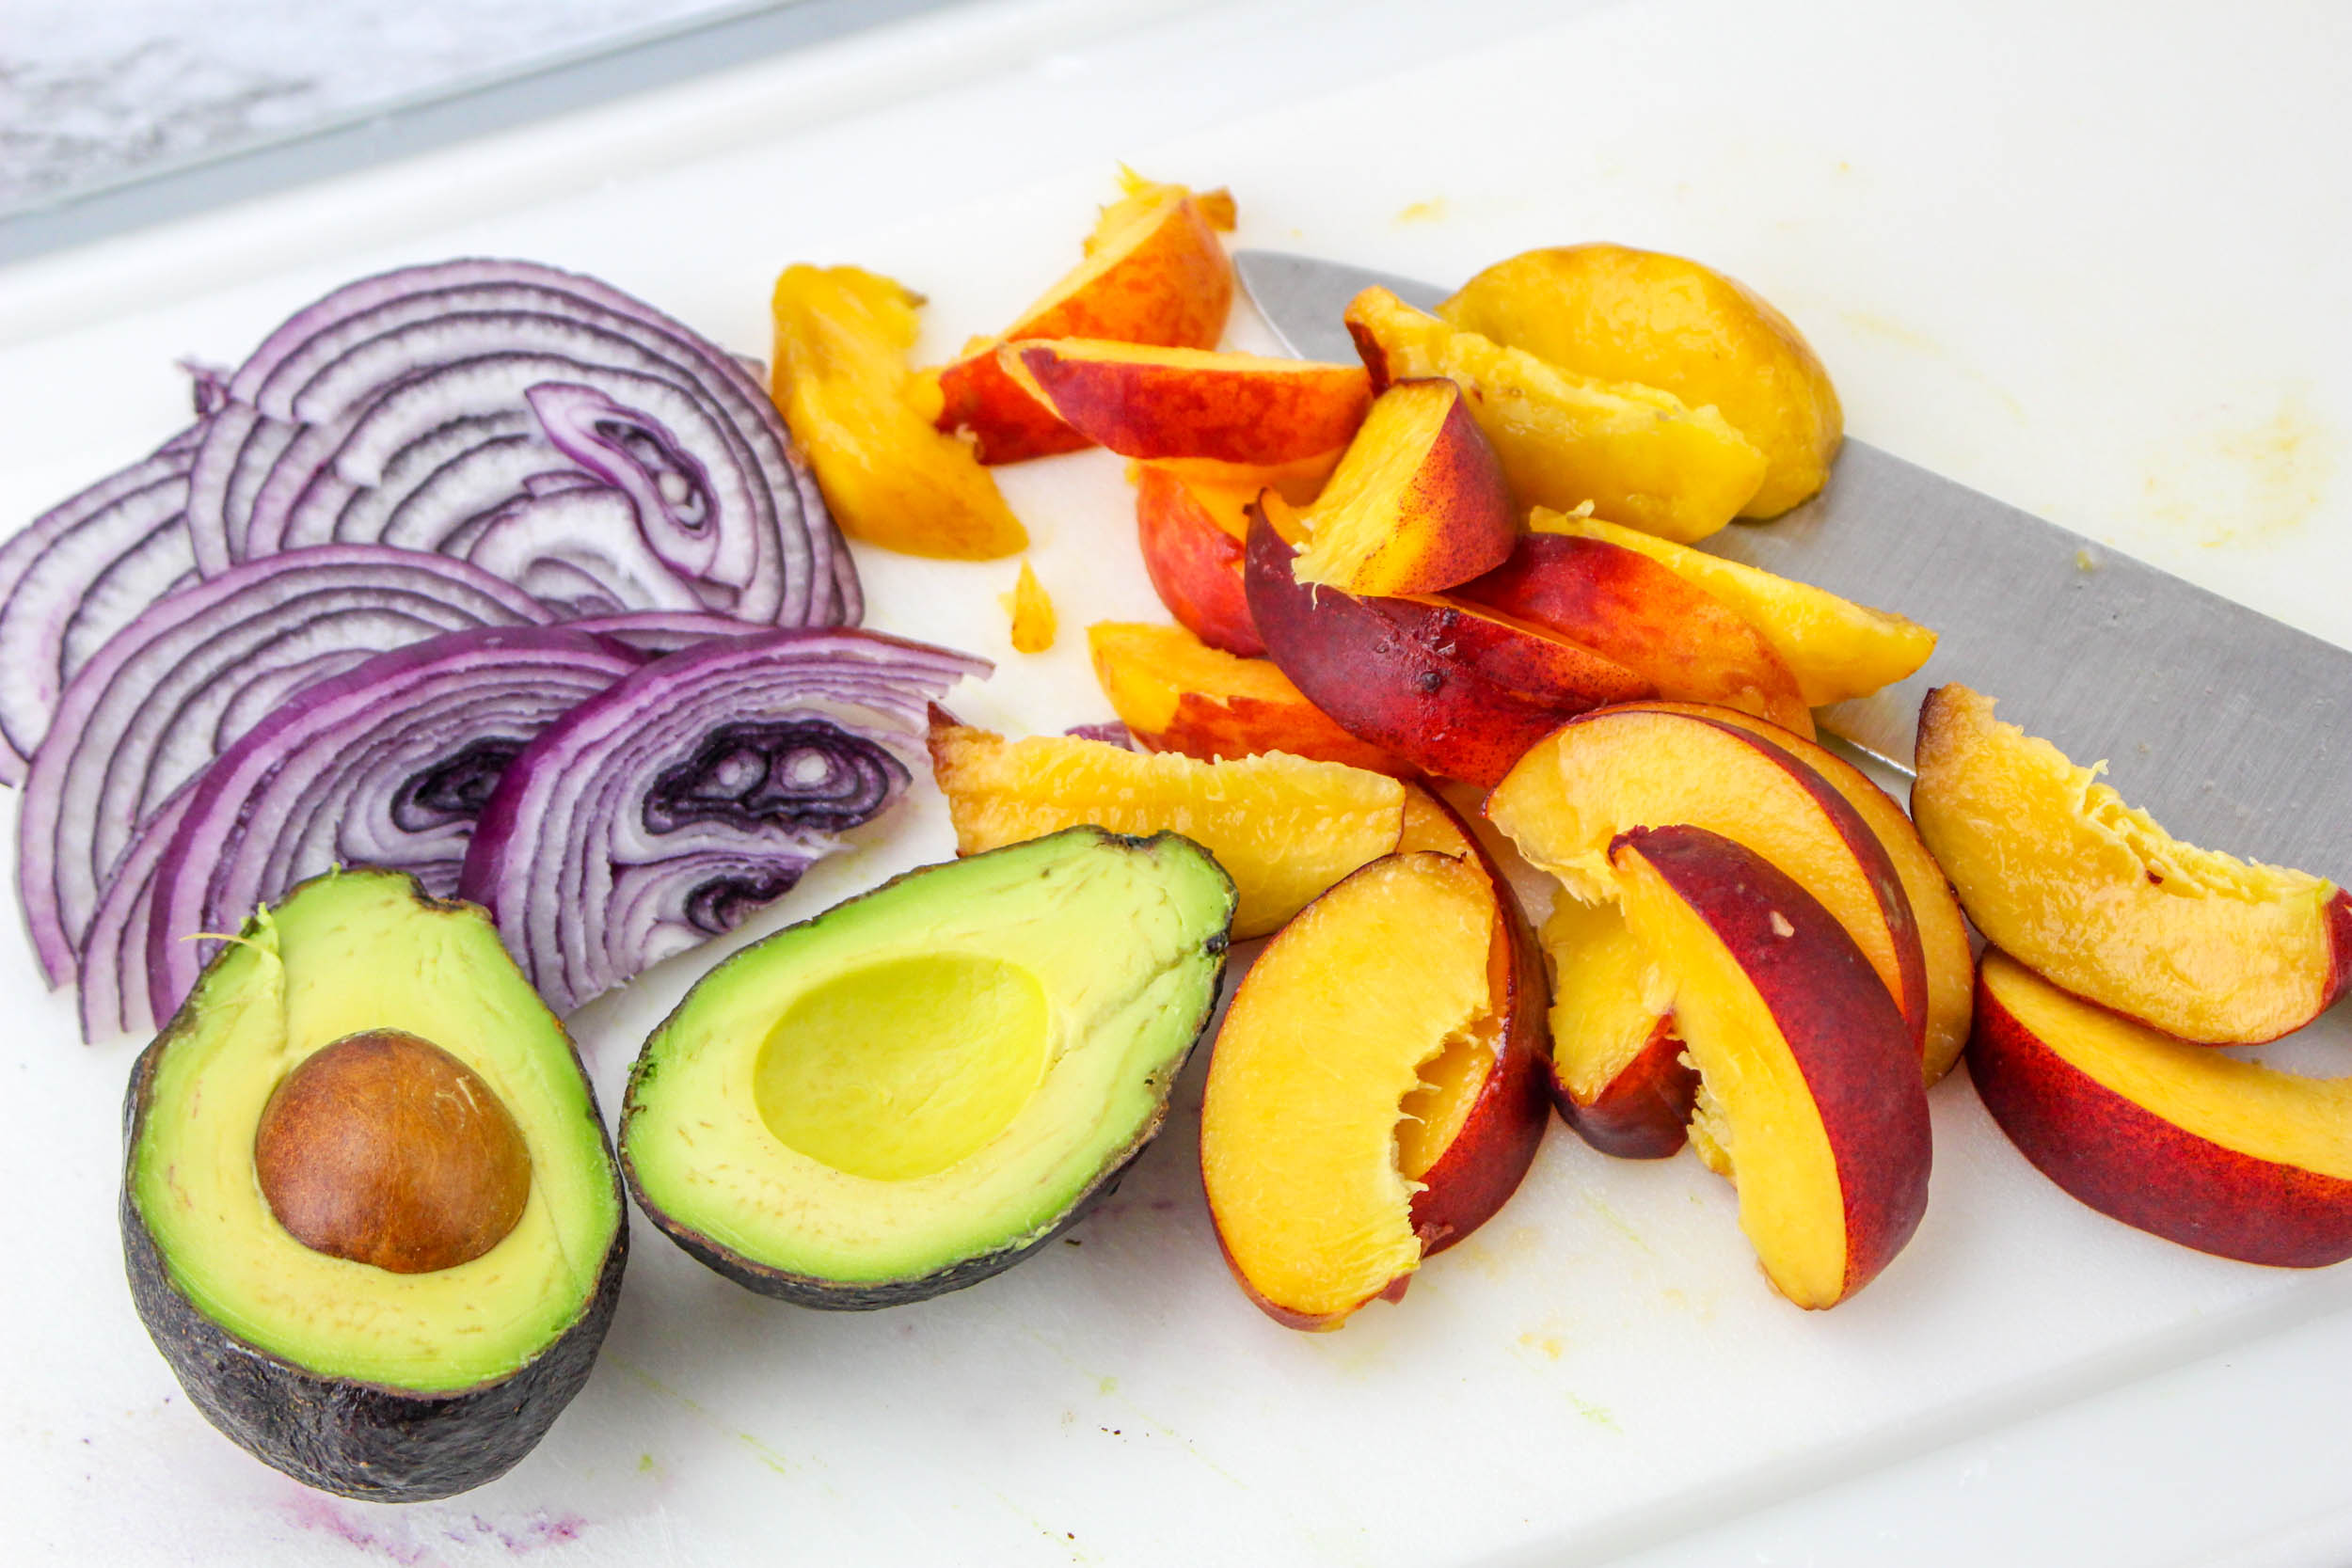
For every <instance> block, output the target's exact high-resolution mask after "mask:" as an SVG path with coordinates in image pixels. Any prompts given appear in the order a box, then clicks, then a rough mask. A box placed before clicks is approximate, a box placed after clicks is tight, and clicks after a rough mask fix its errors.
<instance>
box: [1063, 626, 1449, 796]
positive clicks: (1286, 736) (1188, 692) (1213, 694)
mask: <svg viewBox="0 0 2352 1568" xmlns="http://www.w3.org/2000/svg"><path fill="white" fill-rule="evenodd" d="M1087 646H1088V649H1089V651H1090V652H1091V653H1092V655H1093V658H1094V678H1095V680H1096V681H1097V682H1099V683H1100V684H1101V686H1102V688H1103V695H1104V696H1105V697H1108V698H1109V699H1110V702H1111V707H1112V709H1113V710H1114V711H1115V712H1117V713H1118V715H1119V719H1120V722H1121V723H1123V724H1125V725H1126V726H1127V733H1128V734H1129V735H1131V736H1134V737H1135V739H1136V744H1137V745H1139V746H1141V747H1143V748H1144V749H1145V750H1146V751H1152V752H1183V753H1184V755H1186V756H1189V757H1199V758H1200V760H1202V761H1203V762H1215V761H1217V760H1219V759H1221V758H1225V757H1246V756H1254V755H1256V754H1257V753H1258V752H1290V753H1291V754H1292V755H1293V756H1300V757H1314V758H1317V759H1319V760H1321V761H1324V762H1343V763H1345V764H1347V765H1348V766H1349V767H1351V768H1371V769H1372V770H1373V771H1375V772H1378V773H1402V772H1405V771H1407V769H1406V767H1405V765H1404V764H1403V763H1401V762H1399V761H1397V760H1396V758H1394V757H1392V756H1391V755H1389V754H1388V753H1387V752H1383V751H1382V750H1380V748H1379V747H1377V746H1368V745H1366V744H1365V743H1364V742H1362V741H1360V740H1359V739H1357V738H1356V737H1355V736H1352V735H1350V734H1348V733H1347V732H1346V731H1345V730H1343V729H1342V728H1340V727H1339V726H1338V725H1337V724H1334V723H1333V722H1331V721H1330V720H1329V719H1327V718H1326V717H1325V716H1324V713H1323V710H1322V709H1321V708H1318V707H1316V706H1315V705H1313V704H1312V703H1311V702H1309V701H1307V699H1306V698H1305V697H1303V696H1301V695H1300V694H1299V690H1298V688H1296V687H1295V686H1293V685H1292V684H1291V683H1290V677H1288V676H1287V675H1285V674H1283V673H1282V672H1281V671H1280V670H1279V669H1277V668H1276V667H1275V665H1274V663H1273V661H1272V660H1270V659H1263V658H1236V657H1233V656H1232V654H1229V653H1226V652H1224V651H1223V650H1222V649H1218V648H1212V647H1210V646H1209V645H1208V644H1207V643H1205V642H1203V641H1200V639H1199V638H1197V637H1195V636H1193V635H1192V634H1191V633H1190V632H1188V631H1186V630H1184V627H1182V626H1137V625H1135V624H1133V623H1121V622H1117V621H1102V622H1098V623H1096V624H1095V625H1094V626H1089V627H1088V628H1087Z"/></svg>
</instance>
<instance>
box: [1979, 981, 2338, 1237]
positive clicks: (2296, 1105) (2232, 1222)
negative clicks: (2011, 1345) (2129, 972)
mask: <svg viewBox="0 0 2352 1568" xmlns="http://www.w3.org/2000/svg"><path fill="white" fill-rule="evenodd" d="M1977 1011H1978V1023H1977V1032H1976V1037H1975V1038H1974V1039H1972V1040H1971V1041H1970V1042H1969V1046H1968V1075H1969V1076H1970V1077H1971V1078H1973V1079H1975V1080H1976V1084H1977V1092H1978V1094H1979V1095H1980V1096H1982V1097H1983V1100H1984V1103H1985V1107H1986V1109H1988V1110H1990V1111H1991V1112H1992V1113H1993V1119H1994V1121H1996V1122H1998V1123H2000V1125H2001V1131H2002V1132H2006V1133H2008V1134H2009V1137H2010V1142H2011V1143H2013V1144H2015V1145H2016V1146H2017V1148H2018V1149H2019V1150H2020V1151H2021V1152H2022V1153H2024V1155H2025V1156H2026V1159H2028V1160H2030V1161H2032V1162H2033V1163H2034V1164H2035V1165H2036V1166H2037V1167H2038V1168H2039V1169H2040V1170H2041V1171H2042V1174H2043V1175H2044V1176H2047V1177H2048V1178H2049V1179H2050V1180H2053V1181H2055V1182H2057V1183H2058V1185H2059V1186H2061V1187H2063V1188H2065V1189H2066V1191H2067V1192H2069V1193H2071V1194H2073V1195H2074V1196H2075V1197H2077V1198H2080V1199H2081V1200H2082V1201H2083V1202H2085V1203H2087V1204H2089V1205H2090V1207H2091V1208H2093V1209H2096V1210H2098V1211H2099V1212H2101V1213H2103V1214H2106V1215H2110V1216H2112V1217H2113V1218H2116V1219H2119V1220H2122V1222H2123V1223H2124V1224H2125V1225H2129V1226H2136V1227H2138V1228H2139V1229H2142V1230H2145V1231H2148V1232H2150V1233H2152V1234H2153V1235H2157V1236H2162V1237H2163V1238H2165V1239H2166V1240H2167V1241H2171V1242H2178V1243H2181V1244H2182V1245H2183V1246H2188V1247H2195V1248H2196V1249H2197V1250H2199V1251H2200V1252H2210V1253H2213V1254H2215V1255H2217V1256H2218V1257H2222V1258H2235V1259H2241V1260H2243V1261H2245V1262H2249V1263H2272V1264H2277V1265H2280V1266H2282V1267H2287V1268H2319V1267H2323V1266H2325V1265H2327V1264H2329V1263H2336V1262H2341V1261H2343V1260H2344V1259H2346V1258H2352V1078H2298V1077H2296V1076H2293V1075H2292V1074H2289V1073H2284V1072H2278V1071H2274V1070H2272V1069H2269V1068H2265V1067H2260V1066H2257V1065H2256V1064H2254V1063H2252V1062H2241V1061H2238V1060H2236V1059H2235V1058H2234V1057H2231V1056H2227V1055H2224V1054H2222V1053H2219V1052H2217V1051H2207V1050H2204V1049H2202V1048H2201V1047H2198V1046H2194V1045H2186V1044H2184V1043H2182V1042H2181V1041H2179V1040H2176V1039H2173V1038H2171V1037H2169V1036H2166V1035H2161V1034H2158V1033H2157V1032H2156V1031H2155V1030H2153V1029H2148V1028H2143V1027H2141V1026H2140V1025H2138V1024H2136V1023H2133V1022H2129V1021H2128V1020H2125V1019H2122V1018H2118V1017H2117V1016H2116V1015H2115V1014H2113V1013H2111V1012H2108V1011H2106V1009H2105V1008H2102V1007H2097V1006H2092V1005H2091V1004H2090V1003H2088V1002H2085V1001H2082V1000H2081V999H2079V998H2077V997H2074V996H2070V995H2068V994H2067V993H2066V992H2065V991H2063V990H2059V989H2058V987H2057V986H2054V985H2052V984H2051V983H2050V982H2049V981H2047V980H2045V979H2042V977H2041V976H2040V975H2037V974H2034V973H2033V972H2032V971H2030V970H2028V969H2026V966H2025V965H2023V964H2021V963H2019V962H2018V961H2017V960H2016V959H2014V958H2010V957H2009V956H2008V955H2007V954H2004V953H2002V952H2000V951H1999V950H1998V949H1994V948H1989V949H1987V950H1986V952H1985V955H1984V968H1983V995H1982V997H1981V998H1980V1000H1979V1005H1978V1008H1977Z"/></svg>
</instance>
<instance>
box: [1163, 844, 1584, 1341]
mask: <svg viewBox="0 0 2352 1568" xmlns="http://www.w3.org/2000/svg"><path fill="white" fill-rule="evenodd" d="M1494 907H1495V906H1494V895H1493V892H1492V890H1491V888H1490V887H1489V885H1488V884H1487V882H1486V879H1485V877H1484V876H1483V875H1482V874H1481V872H1480V871H1479V870H1478V868H1477V867H1476V866H1474V865H1472V864H1471V863H1469V862H1467V861H1462V860H1456V859H1454V858H1453V857H1451V856H1448V855H1442V854H1437V853H1434V852H1430V851H1419V852H1415V853H1410V854H1402V855H1391V856H1388V857H1386V858H1384V859H1381V860H1378V861H1375V862H1374V863H1371V864H1370V865H1367V866H1365V867H1364V868H1363V869H1362V870H1360V871H1359V872H1357V873H1356V874H1355V875H1354V876H1351V877H1349V878H1348V879H1346V880H1345V881H1343V882H1341V883H1340V884H1339V885H1338V886H1337V887H1334V888H1333V889H1332V890H1331V891H1330V892H1328V893H1327V894H1325V895H1323V896H1322V897H1321V898H1319V899H1317V900H1316V901H1315V902H1314V903H1313V904H1311V905H1310V906H1309V907H1308V908H1307V909H1306V911H1303V912H1302V913H1301V914H1300V915H1299V916H1298V918H1297V919H1295V921H1293V922H1292V923H1291V924H1290V925H1288V926H1286V927H1283V929H1282V931H1281V932H1280V934H1279V935H1278V936H1277V937H1276V938H1275V939H1274V941H1273V942H1270V943H1268V944H1267V946H1266V949H1265V951H1264V952H1263V953H1261V954H1260V955H1259V956H1258V961H1257V962H1256V963H1254V964H1252V965H1251V966H1250V970H1249V973H1248V975H1246V976H1245V977H1244V978H1243V980H1242V983H1241V985H1240V987H1239V988H1238V990H1236V991H1235V992H1234V995H1233V1001H1232V1007H1231V1008H1230V1009H1229V1010H1228V1011H1227V1013H1226V1016H1225V1022H1224V1023H1223V1025H1222V1026H1221V1027H1220V1028H1219V1030H1218V1032H1217V1038H1216V1048H1215V1051H1214V1053H1212V1055H1211V1057H1210V1060H1209V1081H1208V1088H1207V1092H1206V1094H1205V1096H1204V1098H1203V1101H1202V1104H1201V1108H1200V1175H1201V1182H1202V1185H1203V1186H1204V1187H1205V1188H1206V1189H1207V1193H1208V1199H1209V1213H1210V1216H1211V1218H1212V1219H1213V1221H1214V1222H1215V1224H1216V1234H1217V1241H1218V1243H1219V1244H1220V1245H1221V1246H1222V1247H1223V1249H1224V1252H1225V1256H1226V1259H1227V1260H1228V1262H1229V1263H1230V1264H1231V1265H1232V1271H1233V1275H1234V1277H1235V1279H1236V1280H1237V1281H1238V1282H1239V1283H1240V1284H1241V1287H1242V1289H1243V1291H1245V1292H1246V1293H1247V1294H1248V1296H1249V1298H1250V1299H1251V1300H1252V1301H1254V1302H1256V1303H1257V1304H1258V1305H1259V1306H1260V1307H1263V1308H1264V1309H1265V1311H1266V1312H1267V1313H1268V1314H1269V1315H1270V1316H1272V1317H1273V1318H1275V1319H1276V1320H1277V1321H1278V1322H1279V1323H1284V1324H1287V1325H1288V1326H1290V1327H1293V1328H1307V1329H1332V1328H1337V1327H1339V1326H1340V1324H1341V1323H1343V1322H1344V1321H1345V1320H1346V1318H1347V1317H1348V1316H1349V1314H1351V1313H1353V1312H1354V1311H1355V1310H1356V1309H1357V1308H1358V1307H1361V1306H1363V1305H1364V1304H1365V1303H1366V1302H1368V1301H1371V1300H1372V1299H1373V1298H1375V1296H1388V1297H1390V1298H1391V1299H1394V1298H1395V1297H1396V1296H1398V1295H1401V1294H1402V1293H1403V1290H1404V1286H1405V1284H1406V1280H1407V1279H1408V1278H1409V1277H1410V1275H1412V1273H1413V1271H1414V1270H1415V1269H1417V1268H1419V1267H1420V1265H1421V1260H1422V1257H1423V1255H1424V1254H1425V1252H1426V1251H1427V1250H1428V1249H1429V1244H1430V1240H1431V1238H1429V1237H1427V1236H1425V1235H1424V1234H1423V1232H1422V1230H1421V1229H1420V1228H1419V1227H1417V1225H1416V1221H1415V1215H1414V1199H1415V1196H1416V1194H1415V1191H1414V1189H1415V1186H1416V1183H1415V1182H1414V1180H1412V1179H1411V1178H1410V1177H1408V1176H1407V1175H1406V1172H1405V1171H1404V1169H1402V1168H1401V1164H1400V1157H1401V1155H1400V1148H1399V1139H1398V1128H1399V1126H1400V1120H1401V1117H1402V1116H1403V1112H1402V1110H1401V1105H1402V1102H1403V1101H1406V1099H1407V1098H1408V1097H1410V1096H1413V1095H1415V1094H1417V1093H1419V1092H1421V1089H1422V1069H1423V1068H1424V1067H1425V1066H1426V1065H1427V1064H1429V1063H1431V1062H1433V1061H1436V1060H1439V1059H1442V1058H1443V1057H1444V1056H1445V1054H1446V1053H1447V1048H1448V1046H1449V1044H1450V1043H1451V1042H1452V1041H1454V1040H1455V1039H1457V1038H1459V1037H1463V1036H1466V1035H1469V1034H1470V1033H1472V1032H1473V1031H1475V1030H1477V1029H1478V1028H1479V1027H1480V1026H1481V1025H1482V1023H1483V1022H1486V1021H1487V1020H1488V1019H1490V1017H1491V1016H1492V1014H1493V1012H1494V1009H1495V1005H1496V998H1495V997H1494V995H1493V993H1492V990H1491V989H1490V982H1489V970H1488V958H1489V955H1490V953H1491V951H1492V945H1493V925H1494ZM1535 1125H1536V1127H1538V1128H1539V1129H1540V1127H1541V1126H1542V1123H1541V1121H1540V1119H1538V1120H1536V1122H1535ZM1456 1141H1458V1139H1457V1140H1456Z"/></svg>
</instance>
